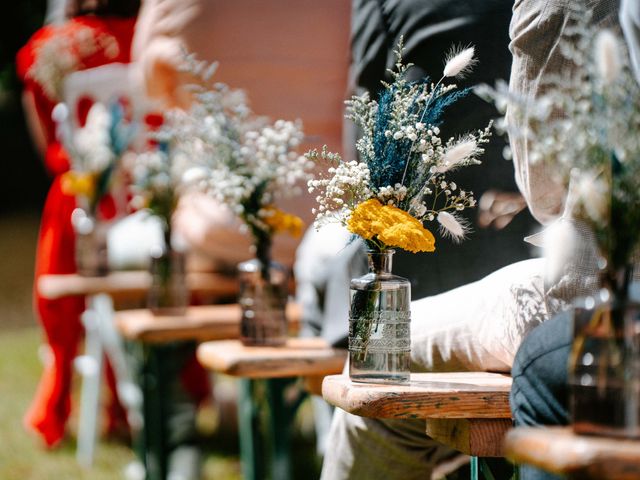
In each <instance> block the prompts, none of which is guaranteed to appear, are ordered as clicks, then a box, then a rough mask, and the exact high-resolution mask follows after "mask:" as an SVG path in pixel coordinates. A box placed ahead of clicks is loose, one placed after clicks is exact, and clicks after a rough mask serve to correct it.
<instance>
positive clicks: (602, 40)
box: [595, 30, 622, 84]
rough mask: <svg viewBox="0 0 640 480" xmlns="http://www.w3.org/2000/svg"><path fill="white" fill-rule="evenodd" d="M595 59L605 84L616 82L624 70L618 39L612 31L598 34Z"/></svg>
mask: <svg viewBox="0 0 640 480" xmlns="http://www.w3.org/2000/svg"><path fill="white" fill-rule="evenodd" d="M595 59H596V65H597V66H598V72H599V73H600V75H601V76H602V79H603V80H604V82H605V83H607V84H610V83H612V82H614V81H615V79H616V78H617V77H618V75H619V74H620V71H621V70H622V61H621V58H620V45H619V43H618V39H617V37H616V36H615V35H614V33H613V32H611V30H602V31H601V32H599V33H598V36H597V37H596V41H595Z"/></svg>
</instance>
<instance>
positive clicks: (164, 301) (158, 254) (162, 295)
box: [147, 232, 189, 315]
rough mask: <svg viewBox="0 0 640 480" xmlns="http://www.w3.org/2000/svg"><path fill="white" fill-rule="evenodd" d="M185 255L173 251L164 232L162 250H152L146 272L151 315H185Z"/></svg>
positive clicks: (186, 288)
mask: <svg viewBox="0 0 640 480" xmlns="http://www.w3.org/2000/svg"><path fill="white" fill-rule="evenodd" d="M185 264H186V259H185V253H184V252H182V251H179V250H176V249H174V248H172V245H171V234H170V232H169V233H165V244H164V247H163V248H156V249H152V251H151V260H150V267H149V271H150V273H151V286H150V287H149V292H148V295H147V306H148V308H149V309H150V310H151V312H152V313H153V314H154V315H184V314H185V313H186V310H187V305H188V303H189V290H188V287H187V278H186V267H185Z"/></svg>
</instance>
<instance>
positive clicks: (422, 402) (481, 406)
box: [322, 372, 511, 419]
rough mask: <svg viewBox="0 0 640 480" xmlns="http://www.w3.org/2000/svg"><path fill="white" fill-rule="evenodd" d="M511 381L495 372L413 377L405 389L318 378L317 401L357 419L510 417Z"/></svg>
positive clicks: (345, 378)
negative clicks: (319, 385) (318, 391)
mask: <svg viewBox="0 0 640 480" xmlns="http://www.w3.org/2000/svg"><path fill="white" fill-rule="evenodd" d="M510 389H511V377H510V376H508V375H503V374H498V373H485V372H455V373H414V374H411V382H410V384H408V385H374V384H367V383H354V382H352V381H351V380H350V379H349V377H348V376H346V375H332V376H329V377H327V378H325V379H324V382H323V385H322V396H323V397H324V398H325V400H327V401H328V402H329V403H331V404H332V405H335V406H336V407H339V408H341V409H343V410H345V411H347V412H349V413H352V414H355V415H360V416H363V417H378V418H494V419H495V418H511V411H510V410H509V390H510Z"/></svg>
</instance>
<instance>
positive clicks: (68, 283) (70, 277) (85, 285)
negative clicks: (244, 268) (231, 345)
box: [38, 271, 238, 300]
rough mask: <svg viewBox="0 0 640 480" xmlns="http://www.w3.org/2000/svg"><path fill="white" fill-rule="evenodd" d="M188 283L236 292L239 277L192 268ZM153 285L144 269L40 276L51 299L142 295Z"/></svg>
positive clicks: (44, 293) (194, 287) (216, 292)
mask: <svg viewBox="0 0 640 480" xmlns="http://www.w3.org/2000/svg"><path fill="white" fill-rule="evenodd" d="M187 284H188V285H189V289H190V290H191V291H192V292H194V293H207V294H211V295H216V296H219V297H226V296H232V295H235V294H236V293H237V292H238V281H237V279H235V278H233V277H229V276H226V275H222V274H219V273H204V272H193V273H188V274H187ZM150 285H151V275H150V274H149V272H145V271H122V272H112V273H109V274H108V275H105V276H103V277H85V276H82V275H78V274H61V275H42V276H41V277H40V278H39V280H38V291H39V293H40V295H42V296H43V297H44V298H48V299H52V300H53V299H56V298H62V297H67V296H72V295H95V294H98V293H107V294H109V295H112V296H115V297H120V298H124V297H126V298H142V297H144V295H145V294H146V292H147V290H148V289H149V286H150Z"/></svg>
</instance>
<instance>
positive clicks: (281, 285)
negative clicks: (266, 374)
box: [238, 258, 289, 346]
mask: <svg viewBox="0 0 640 480" xmlns="http://www.w3.org/2000/svg"><path fill="white" fill-rule="evenodd" d="M238 273H239V280H240V294H239V297H238V303H240V307H241V308H242V319H241V322H240V340H241V341H242V343H243V344H245V345H269V346H279V345H284V344H285V343H286V341H287V318H286V316H285V310H286V306H287V297H288V278H289V275H288V272H287V270H286V269H285V268H284V267H283V266H282V265H280V264H279V263H276V262H272V261H270V262H269V263H268V266H265V264H264V263H263V262H262V261H261V260H259V259H257V258H254V259H252V260H248V261H246V262H242V263H241V264H240V265H238Z"/></svg>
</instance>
